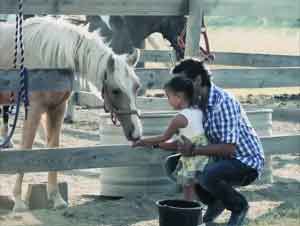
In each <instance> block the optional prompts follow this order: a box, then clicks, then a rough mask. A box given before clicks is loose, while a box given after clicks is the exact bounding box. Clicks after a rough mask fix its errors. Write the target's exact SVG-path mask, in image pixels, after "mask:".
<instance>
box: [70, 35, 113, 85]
mask: <svg viewBox="0 0 300 226" xmlns="http://www.w3.org/2000/svg"><path fill="white" fill-rule="evenodd" d="M111 54H112V53H111V51H110V49H108V48H107V47H106V46H104V45H103V46H100V45H99V44H97V43H94V42H93V41H92V40H89V39H85V38H83V40H82V41H81V44H80V46H79V47H78V49H77V51H76V52H75V64H76V66H75V69H76V72H77V73H78V74H79V76H80V77H81V78H83V79H85V80H87V81H88V83H90V85H92V86H94V87H97V89H98V91H101V89H102V84H103V78H104V74H105V69H106V63H107V60H108V58H109V56H110V55H111Z"/></svg>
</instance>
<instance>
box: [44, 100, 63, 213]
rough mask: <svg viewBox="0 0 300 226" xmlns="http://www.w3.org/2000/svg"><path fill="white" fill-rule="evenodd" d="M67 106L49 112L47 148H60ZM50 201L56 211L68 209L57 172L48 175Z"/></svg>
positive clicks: (47, 118)
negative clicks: (60, 190) (60, 188)
mask: <svg viewBox="0 0 300 226" xmlns="http://www.w3.org/2000/svg"><path fill="white" fill-rule="evenodd" d="M65 108H66V104H65V103H64V104H61V105H60V106H59V107H57V108H55V110H50V111H48V112H47V117H46V123H45V127H46V128H45V129H46V134H47V146H48V147H58V146H59V137H60V131H61V126H62V123H63V117H64V112H65ZM47 193H48V200H49V201H50V202H52V204H53V208H54V209H61V208H66V207H67V206H68V204H67V202H66V201H65V200H64V199H63V198H62V196H61V194H60V192H59V188H58V182H57V172H49V173H48V185H47Z"/></svg>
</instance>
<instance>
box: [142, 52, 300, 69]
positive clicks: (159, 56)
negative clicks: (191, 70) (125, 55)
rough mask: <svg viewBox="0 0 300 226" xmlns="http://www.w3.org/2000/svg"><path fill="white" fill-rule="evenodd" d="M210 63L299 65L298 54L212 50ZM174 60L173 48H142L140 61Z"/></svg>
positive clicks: (169, 61) (250, 65) (251, 65)
mask: <svg viewBox="0 0 300 226" xmlns="http://www.w3.org/2000/svg"><path fill="white" fill-rule="evenodd" d="M213 54H214V55H215V60H214V61H213V62H212V64H220V65H232V66H245V67H300V56H289V55H274V54H254V53H233V52H213ZM173 60H174V61H176V56H175V51H174V50H142V51H141V58H140V61H141V62H157V63H162V62H163V63H172V62H173Z"/></svg>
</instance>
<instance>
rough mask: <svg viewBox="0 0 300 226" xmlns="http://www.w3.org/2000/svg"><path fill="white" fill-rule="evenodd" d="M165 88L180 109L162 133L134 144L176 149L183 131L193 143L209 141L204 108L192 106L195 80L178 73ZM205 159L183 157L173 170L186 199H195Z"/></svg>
mask: <svg viewBox="0 0 300 226" xmlns="http://www.w3.org/2000/svg"><path fill="white" fill-rule="evenodd" d="M165 91H166V94H167V97H168V101H169V104H170V105H171V106H172V107H173V108H174V109H175V110H180V111H179V113H178V114H177V115H176V116H175V117H174V118H173V119H172V120H171V122H170V124H169V126H168V128H167V129H166V131H165V132H164V133H163V134H161V135H158V136H153V137H147V138H143V139H140V140H138V141H136V142H135V143H134V144H133V147H136V146H158V147H159V148H162V149H165V150H170V151H176V150H177V143H178V142H180V139H179V138H180V136H181V135H184V136H185V137H187V138H189V139H191V140H192V142H193V143H194V145H206V144H207V139H206V137H205V135H204V130H203V126H202V111H201V110H200V109H199V108H196V107H194V106H193V96H194V87H193V82H192V81H191V80H190V79H188V78H186V77H182V76H177V77H174V78H172V79H171V80H170V81H169V82H168V83H167V84H165ZM174 136H175V139H174ZM176 136H177V139H176ZM171 138H172V140H171ZM170 140H171V141H170ZM206 160H207V157H204V156H200V155H198V156H193V157H183V156H181V157H180V159H179V163H178V165H177V167H176V170H175V171H174V172H175V174H176V175H175V178H176V179H177V183H180V184H182V186H183V193H184V198H185V199H187V200H193V196H194V192H193V191H194V184H193V181H194V180H193V179H194V176H195V172H196V171H199V170H202V169H203V166H204V165H205V163H206Z"/></svg>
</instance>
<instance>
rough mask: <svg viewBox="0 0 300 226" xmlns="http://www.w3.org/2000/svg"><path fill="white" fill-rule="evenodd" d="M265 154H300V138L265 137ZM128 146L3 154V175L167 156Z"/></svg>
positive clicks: (131, 162)
mask: <svg viewBox="0 0 300 226" xmlns="http://www.w3.org/2000/svg"><path fill="white" fill-rule="evenodd" d="M262 143H263V147H264V149H265V153H266V154H292V153H297V154H299V152H300V134H296V135H285V136H274V137H263V138H262ZM158 152H159V151H158V150H155V154H154V150H152V149H147V148H137V149H133V148H131V147H130V146H128V145H110V146H94V147H78V148H57V149H37V150H18V151H16V150H7V151H0V174H13V173H17V172H44V171H62V170H72V169H88V168H105V167H122V166H143V165H145V163H147V164H152V163H153V164H157V162H158V161H161V160H162V157H163V156H165V154H166V152H165V151H161V152H160V154H158Z"/></svg>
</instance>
